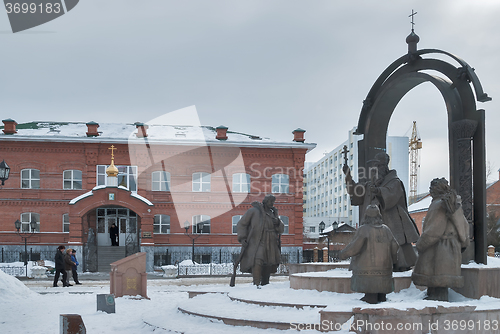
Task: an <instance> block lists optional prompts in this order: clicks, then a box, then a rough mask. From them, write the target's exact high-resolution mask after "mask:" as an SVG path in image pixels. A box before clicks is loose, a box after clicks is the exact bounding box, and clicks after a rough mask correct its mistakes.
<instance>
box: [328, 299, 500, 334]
mask: <svg viewBox="0 0 500 334" xmlns="http://www.w3.org/2000/svg"><path fill="white" fill-rule="evenodd" d="M475 308H476V307H475V306H456V307H443V306H438V307H425V308H423V309H413V308H410V309H405V310H401V309H394V308H354V309H353V310H352V312H337V311H333V310H322V311H320V323H321V325H322V330H323V331H339V330H352V331H355V332H356V333H358V334H367V333H370V334H386V333H398V334H428V333H432V334H449V333H464V334H486V333H488V334H489V333H498V332H499V331H500V309H497V310H479V311H476V310H475ZM351 317H352V320H350V319H351ZM346 319H347V320H346Z"/></svg>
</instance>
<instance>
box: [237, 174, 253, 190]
mask: <svg viewBox="0 0 500 334" xmlns="http://www.w3.org/2000/svg"><path fill="white" fill-rule="evenodd" d="M249 192H250V174H247V173H235V174H233V193H249Z"/></svg>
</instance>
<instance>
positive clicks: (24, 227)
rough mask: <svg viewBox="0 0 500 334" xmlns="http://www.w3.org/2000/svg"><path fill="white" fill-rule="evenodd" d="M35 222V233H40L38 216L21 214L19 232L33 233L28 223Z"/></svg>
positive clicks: (37, 214) (30, 213) (36, 214)
mask: <svg viewBox="0 0 500 334" xmlns="http://www.w3.org/2000/svg"><path fill="white" fill-rule="evenodd" d="M32 221H35V222H36V229H35V232H40V214H39V213H35V212H25V213H21V229H20V230H21V232H33V231H32V230H31V226H30V223H31V222H32Z"/></svg>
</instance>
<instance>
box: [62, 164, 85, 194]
mask: <svg viewBox="0 0 500 334" xmlns="http://www.w3.org/2000/svg"><path fill="white" fill-rule="evenodd" d="M63 189H76V190H81V189H82V171H81V170H76V169H70V170H65V171H64V172H63Z"/></svg>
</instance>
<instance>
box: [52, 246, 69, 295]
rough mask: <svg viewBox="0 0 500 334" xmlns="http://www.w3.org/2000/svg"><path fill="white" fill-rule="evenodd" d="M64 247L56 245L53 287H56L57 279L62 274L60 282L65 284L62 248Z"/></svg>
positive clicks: (65, 275)
mask: <svg viewBox="0 0 500 334" xmlns="http://www.w3.org/2000/svg"><path fill="white" fill-rule="evenodd" d="M65 248H66V247H64V246H62V245H61V246H59V247H57V252H56V256H55V259H54V262H55V266H56V275H55V276H54V284H53V286H54V287H57V281H58V280H59V275H60V274H62V283H63V286H66V281H67V276H68V274H67V273H66V270H64V253H63V252H64V249H65Z"/></svg>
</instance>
